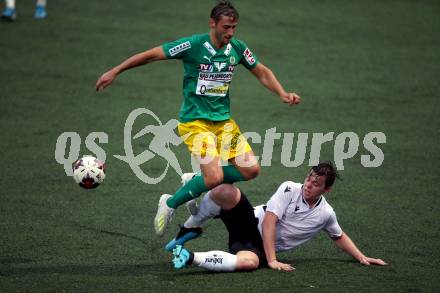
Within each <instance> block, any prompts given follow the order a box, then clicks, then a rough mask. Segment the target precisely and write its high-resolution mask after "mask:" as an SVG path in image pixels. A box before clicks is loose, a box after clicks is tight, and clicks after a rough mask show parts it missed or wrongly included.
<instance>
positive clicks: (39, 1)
mask: <svg viewBox="0 0 440 293" xmlns="http://www.w3.org/2000/svg"><path fill="white" fill-rule="evenodd" d="M37 5H40V6H46V0H37Z"/></svg>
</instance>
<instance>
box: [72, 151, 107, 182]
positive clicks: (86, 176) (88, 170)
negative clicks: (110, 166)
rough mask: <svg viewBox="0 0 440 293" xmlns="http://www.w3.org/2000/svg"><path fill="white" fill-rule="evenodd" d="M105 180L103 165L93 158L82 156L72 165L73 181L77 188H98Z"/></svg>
mask: <svg viewBox="0 0 440 293" xmlns="http://www.w3.org/2000/svg"><path fill="white" fill-rule="evenodd" d="M104 178H105V165H104V163H103V162H101V161H100V160H98V159H97V158H95V157H93V156H84V157H82V158H81V159H79V160H77V161H76V162H75V163H74V164H73V179H74V180H75V182H76V183H78V184H79V186H81V187H83V188H86V189H90V188H95V187H98V185H99V184H100V183H101V182H102V181H103V180H104Z"/></svg>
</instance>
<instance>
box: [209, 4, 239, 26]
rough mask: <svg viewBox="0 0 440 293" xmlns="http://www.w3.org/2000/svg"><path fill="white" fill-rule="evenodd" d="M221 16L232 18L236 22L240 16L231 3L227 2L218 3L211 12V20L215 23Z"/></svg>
mask: <svg viewBox="0 0 440 293" xmlns="http://www.w3.org/2000/svg"><path fill="white" fill-rule="evenodd" d="M222 16H229V17H232V18H233V19H234V20H238V18H239V17H240V15H239V14H238V11H237V10H236V9H235V7H234V6H233V5H232V3H231V2H229V1H227V0H220V1H218V3H217V5H216V6H214V8H212V10H211V18H212V19H214V21H215V22H216V23H217V22H218V21H219V20H220V18H221V17H222Z"/></svg>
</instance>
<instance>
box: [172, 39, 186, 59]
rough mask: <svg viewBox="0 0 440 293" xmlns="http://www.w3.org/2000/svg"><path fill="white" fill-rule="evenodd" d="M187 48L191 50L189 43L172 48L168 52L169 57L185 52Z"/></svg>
mask: <svg viewBox="0 0 440 293" xmlns="http://www.w3.org/2000/svg"><path fill="white" fill-rule="evenodd" d="M189 48H191V43H190V42H189V41H187V42H185V43H182V44H179V45H177V46H175V47H172V48H171V49H169V50H168V52H170V55H171V56H174V55H177V54H179V53H180V52H183V51H185V50H188V49H189Z"/></svg>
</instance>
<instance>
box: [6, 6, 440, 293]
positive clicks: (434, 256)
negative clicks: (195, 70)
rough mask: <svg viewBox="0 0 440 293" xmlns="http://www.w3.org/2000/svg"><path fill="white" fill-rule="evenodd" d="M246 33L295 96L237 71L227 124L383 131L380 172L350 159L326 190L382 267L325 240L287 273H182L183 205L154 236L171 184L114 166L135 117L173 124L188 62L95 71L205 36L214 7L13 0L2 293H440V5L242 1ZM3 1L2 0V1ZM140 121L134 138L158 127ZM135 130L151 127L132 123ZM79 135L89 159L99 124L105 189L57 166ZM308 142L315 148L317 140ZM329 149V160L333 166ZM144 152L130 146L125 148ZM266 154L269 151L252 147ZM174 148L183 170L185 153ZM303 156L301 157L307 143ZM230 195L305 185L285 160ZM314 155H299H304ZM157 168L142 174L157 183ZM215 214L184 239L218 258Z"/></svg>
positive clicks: (242, 32) (261, 197)
mask: <svg viewBox="0 0 440 293" xmlns="http://www.w3.org/2000/svg"><path fill="white" fill-rule="evenodd" d="M235 2H236V7H237V8H238V10H239V12H240V14H241V18H240V25H239V26H238V30H237V33H236V36H237V37H238V38H240V39H243V40H245V41H246V42H247V43H248V45H249V46H250V47H251V48H252V49H253V51H254V52H255V54H257V55H258V57H259V58H260V60H261V61H262V62H263V63H264V64H266V65H268V66H269V67H270V68H271V69H272V70H273V71H274V72H275V74H276V75H277V77H278V78H279V80H280V81H281V82H282V84H283V85H284V86H285V88H286V89H289V90H294V91H296V92H298V93H299V94H300V95H301V96H302V103H301V105H299V106H298V107H288V106H286V105H284V104H282V103H281V102H280V101H279V100H278V98H277V97H276V96H274V95H273V94H271V93H269V92H268V91H267V90H266V89H264V88H263V87H262V86H260V85H259V84H258V81H257V80H256V79H255V78H254V77H253V76H252V75H251V74H249V73H248V72H247V71H246V70H244V69H243V68H240V69H239V70H238V72H236V74H235V77H234V82H233V84H232V86H231V104H232V116H233V117H234V118H235V119H236V121H237V122H238V124H239V125H240V127H241V129H242V131H255V132H258V133H261V134H264V132H265V131H266V130H267V129H270V128H272V127H274V126H276V127H277V131H278V132H280V133H286V132H293V133H295V134H297V133H300V132H304V133H310V134H312V133H318V132H322V133H327V132H334V133H335V136H336V135H337V134H340V133H342V132H355V133H357V134H358V135H359V137H360V138H361V139H362V138H363V136H365V134H367V133H369V132H373V131H377V132H383V133H385V134H386V143H385V144H381V145H379V147H380V148H381V149H382V151H383V153H384V156H385V159H384V162H383V164H382V165H381V166H380V167H378V168H365V167H363V166H362V165H361V155H364V154H368V152H366V151H365V149H364V148H363V146H362V143H361V145H360V147H359V151H358V153H357V154H356V155H355V156H354V157H353V158H350V159H347V160H346V161H345V162H344V165H345V169H344V170H343V171H341V172H340V173H341V175H342V177H343V181H339V182H336V185H335V186H334V188H333V191H332V193H331V194H330V195H329V196H328V200H329V202H330V203H331V204H332V206H333V207H334V209H335V210H336V213H337V215H338V219H339V222H340V224H341V226H342V228H343V229H344V231H345V232H347V233H348V234H349V235H350V236H351V238H352V239H353V240H354V241H355V242H356V243H357V244H358V246H359V247H360V248H361V250H363V251H364V252H365V253H366V254H367V255H369V256H373V257H381V258H383V259H384V260H386V261H388V262H389V263H390V265H389V266H388V267H363V266H360V265H359V264H357V263H356V262H354V261H353V260H352V259H350V258H349V257H348V256H347V255H345V254H344V253H342V252H340V251H338V250H337V248H335V247H334V246H333V244H332V243H331V241H329V240H328V239H327V236H325V235H324V234H320V235H319V236H318V237H316V238H315V239H313V240H312V241H311V242H309V243H308V244H306V245H304V246H302V247H300V248H299V249H297V250H295V251H291V252H287V253H284V254H280V258H281V259H282V260H283V261H286V262H290V263H292V264H293V265H294V266H295V267H296V271H295V272H292V273H280V272H277V271H271V270H269V269H261V270H258V271H255V272H250V273H234V274H225V273H221V274H215V273H210V272H206V271H203V270H201V269H197V268H188V269H185V270H181V271H176V270H174V269H173V268H172V266H171V264H170V255H169V254H168V253H166V252H165V251H164V249H163V246H164V244H165V243H166V241H167V240H169V239H170V238H171V237H172V236H174V233H175V230H176V229H175V228H176V225H177V224H178V223H182V221H183V220H184V219H185V218H186V212H185V210H184V209H183V208H180V209H179V210H178V212H177V215H176V218H175V219H174V221H173V223H172V227H171V229H169V231H167V233H166V235H165V237H164V238H162V239H158V238H156V236H155V235H154V232H153V217H154V214H155V212H156V207H157V201H158V198H159V196H160V194H162V193H165V192H168V193H172V192H174V190H175V189H176V188H177V187H178V185H179V177H178V175H177V174H176V172H174V171H173V170H170V171H169V172H168V174H167V175H166V177H165V178H164V180H163V181H161V182H160V183H159V184H156V185H148V184H145V183H143V182H141V181H140V180H139V179H138V178H136V176H135V175H134V174H133V172H132V170H131V169H130V168H129V166H128V165H127V164H126V163H124V162H122V161H120V160H118V159H116V158H115V157H114V156H113V155H121V154H124V147H123V146H124V144H123V139H124V136H123V129H124V123H125V120H126V118H127V116H128V114H129V113H130V112H131V111H132V110H134V109H135V108H140V107H144V108H148V109H150V110H151V111H153V112H154V113H156V114H157V115H158V116H159V117H160V119H161V120H162V122H163V121H168V120H169V119H171V118H177V113H178V109H179V107H180V103H181V99H182V98H181V82H182V71H183V69H182V65H181V63H179V62H178V61H169V62H161V63H155V64H151V65H148V66H146V67H141V68H137V69H134V70H131V71H129V72H127V73H124V74H122V75H121V76H119V78H118V79H117V80H116V82H115V83H114V84H113V85H112V86H111V87H110V88H108V89H106V90H105V91H104V92H102V93H96V92H95V91H94V84H95V82H96V79H97V78H98V77H99V75H100V74H101V73H103V72H104V71H106V70H108V69H109V68H111V67H112V66H114V65H116V64H118V63H119V62H121V61H122V60H124V59H125V58H126V57H128V56H130V55H132V54H134V53H137V52H140V51H143V50H145V49H148V48H150V47H152V46H155V45H159V44H161V43H163V42H165V41H169V40H173V39H176V38H178V37H181V36H186V35H190V34H192V33H203V32H206V31H207V30H208V26H207V25H208V16H209V12H210V9H211V8H212V6H213V3H214V2H213V1H196V0H188V1H134V0H127V1H115V0H108V1H83V0H81V1H67V0H58V1H48V9H47V10H48V18H47V19H46V20H44V21H37V20H35V19H33V9H34V3H33V2H32V1H31V2H26V1H18V3H17V5H18V7H17V8H18V18H17V20H16V21H15V22H14V23H4V22H3V23H0V152H1V156H0V167H1V171H0V175H1V176H0V291H1V292H110V291H112V292H158V291H159V290H161V291H162V292H225V291H226V290H227V291H229V292H239V291H241V292H284V291H285V292H295V291H301V292H304V291H306V292H307V291H334V292H342V291H345V292H358V291H389V292H419V291H425V292H433V291H435V290H438V287H439V286H440V281H439V275H440V264H439V259H440V253H439V248H440V247H439V244H438V241H440V232H439V231H440V229H439V215H440V213H439V208H438V207H439V205H440V200H439V192H438V189H437V183H438V180H439V175H438V174H439V171H438V166H437V164H439V162H440V156H439V146H438V144H439V142H440V140H439V137H440V132H439V125H440V118H439V116H440V106H439V101H438V100H439V98H440V85H439V76H440V34H439V31H440V21H439V18H438V15H439V14H440V5H439V3H438V1H428V0H427V1H410V0H395V1H366V0H361V1H342V0H337V1H316V0H313V1H288V0H279V1H260V0H258V1H241V0H240V1H239V0H237V1H235ZM2 8H3V6H2ZM147 120H148V119H145V121H141V120H139V121H137V122H136V123H137V124H135V127H137V128H139V129H140V128H141V127H142V126H143V125H145V123H151V121H147ZM142 123H144V124H142ZM66 131H74V132H77V133H78V134H79V135H80V137H81V139H82V144H81V155H84V154H88V153H89V152H88V150H87V149H86V147H85V144H84V140H85V138H86V136H87V135H88V134H89V133H90V132H93V131H102V132H105V133H107V134H108V138H109V139H108V143H107V144H101V147H102V148H103V149H104V150H105V152H106V154H107V165H108V172H107V179H106V181H105V182H104V183H103V184H102V186H100V187H99V188H97V189H95V190H91V191H87V190H83V189H81V188H79V187H78V186H77V185H75V184H74V182H73V180H72V178H71V177H67V176H65V173H64V169H63V166H62V165H60V164H58V163H57V162H56V161H55V156H54V153H55V144H56V141H57V138H58V136H59V135H60V134H61V133H63V132H66ZM309 146H310V141H309ZM333 146H334V141H333V142H329V143H326V144H324V146H323V148H322V151H321V159H331V160H333V154H334V153H333ZM146 147H148V142H147V141H138V142H136V144H135V151H136V152H137V153H139V152H140V151H142V150H143V149H145V148H146ZM253 148H254V151H255V152H256V154H257V155H261V152H262V144H258V143H255V144H253ZM173 151H175V153H176V154H177V156H178V157H179V159H180V160H181V161H180V162H181V165H182V167H183V169H184V170H185V171H188V170H189V168H190V162H189V159H188V158H189V154H188V152H187V150H186V148H185V147H184V146H183V145H181V146H179V147H174V148H173ZM308 151H309V149H308ZM280 153H281V142H280V141H276V143H275V146H274V156H273V158H272V165H271V166H270V167H263V168H262V172H261V174H260V176H259V177H258V178H257V179H255V180H253V181H251V182H245V183H240V184H239V186H240V187H241V188H243V190H244V191H245V192H246V193H247V194H248V196H249V198H250V200H251V201H252V202H253V203H255V204H259V203H262V202H264V201H265V200H267V199H268V198H269V196H270V195H271V194H272V192H274V191H275V189H276V188H277V186H278V184H280V183H281V182H283V181H285V180H293V181H302V180H303V177H304V174H305V173H306V172H307V170H308V164H307V163H308V161H307V160H308V156H306V161H305V163H304V164H302V165H301V166H299V167H297V168H287V167H284V166H283V165H281V163H280ZM307 154H308V153H307ZM164 166H165V162H164V161H163V160H161V159H159V158H155V159H153V160H151V162H149V163H148V164H146V165H145V166H144V167H143V168H144V171H145V172H149V174H153V175H154V174H159V173H160V172H161V170H163V168H164ZM226 235H227V234H226V230H225V229H224V227H223V226H222V223H221V222H219V221H212V222H211V223H209V224H208V225H207V228H206V233H205V234H204V235H203V236H202V237H201V238H200V239H198V240H197V241H193V242H192V243H189V244H188V248H189V249H192V250H196V251H197V250H213V249H222V250H225V249H227V243H226Z"/></svg>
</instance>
